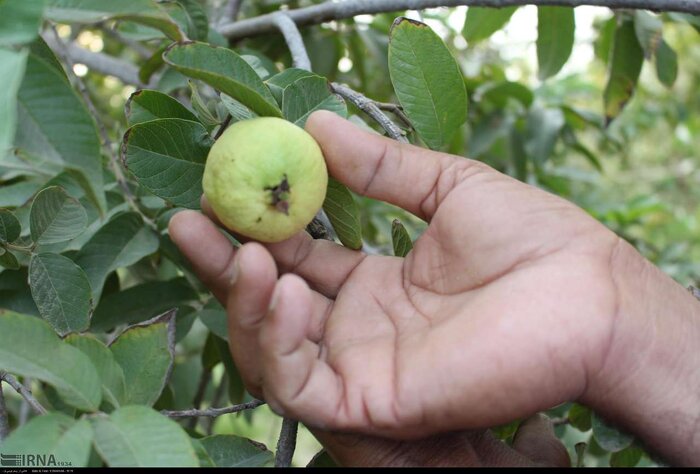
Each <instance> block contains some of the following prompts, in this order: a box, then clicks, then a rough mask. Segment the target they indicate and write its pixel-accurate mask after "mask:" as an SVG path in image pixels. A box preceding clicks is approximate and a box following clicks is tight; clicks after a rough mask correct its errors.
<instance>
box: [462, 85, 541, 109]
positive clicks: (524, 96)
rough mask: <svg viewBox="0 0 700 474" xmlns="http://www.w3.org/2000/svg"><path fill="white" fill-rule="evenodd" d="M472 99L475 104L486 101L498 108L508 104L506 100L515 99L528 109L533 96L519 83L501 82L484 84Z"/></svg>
mask: <svg viewBox="0 0 700 474" xmlns="http://www.w3.org/2000/svg"><path fill="white" fill-rule="evenodd" d="M473 98H474V100H475V101H476V102H482V101H488V102H491V103H493V104H494V105H496V106H497V107H500V108H504V107H505V106H506V105H507V104H508V99H515V100H517V101H518V102H520V103H521V104H522V105H523V107H525V108H528V107H530V105H532V101H533V100H534V95H533V94H532V91H531V90H530V89H528V88H527V87H525V86H524V85H522V84H520V83H517V82H510V81H502V82H487V83H485V84H484V85H482V86H480V87H479V88H478V89H476V91H474V94H473Z"/></svg>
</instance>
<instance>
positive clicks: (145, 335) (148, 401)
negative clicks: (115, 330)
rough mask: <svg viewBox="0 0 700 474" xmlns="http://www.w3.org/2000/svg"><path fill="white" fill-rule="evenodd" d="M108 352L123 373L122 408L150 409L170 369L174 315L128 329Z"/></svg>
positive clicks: (173, 353)
mask: <svg viewBox="0 0 700 474" xmlns="http://www.w3.org/2000/svg"><path fill="white" fill-rule="evenodd" d="M109 348H110V349H111V351H112V353H113V354H114V359H115V360H116V361H117V363H119V365H120V366H121V367H122V370H124V379H125V381H126V399H125V401H124V405H127V404H135V405H153V404H154V403H155V402H156V400H158V397H159V396H160V394H161V392H162V391H163V387H165V384H166V383H167V382H168V378H169V377H170V372H171V371H172V369H173V359H174V356H175V312H174V311H169V312H167V313H164V314H163V315H161V316H156V317H155V318H153V319H151V320H149V321H145V322H143V323H140V324H136V325H133V326H130V327H128V328H127V329H125V330H124V332H122V333H121V334H120V335H119V336H118V337H117V339H115V340H114V342H113V343H112V344H111V345H110V347H109Z"/></svg>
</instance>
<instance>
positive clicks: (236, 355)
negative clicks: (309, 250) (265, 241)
mask: <svg viewBox="0 0 700 474" xmlns="http://www.w3.org/2000/svg"><path fill="white" fill-rule="evenodd" d="M276 282H277V267H276V266H275V262H274V260H273V259H272V256H271V255H270V254H269V253H268V252H267V251H266V250H265V249H264V248H263V247H262V246H261V245H259V244H256V243H248V244H244V245H243V246H242V247H241V248H240V249H239V250H238V254H237V255H236V257H235V259H234V264H233V281H232V284H231V288H230V291H229V294H228V299H227V302H226V309H227V313H228V321H229V323H228V334H229V342H230V344H229V346H230V348H231V355H232V356H233V359H234V360H235V361H236V367H237V368H238V370H239V371H240V373H241V377H242V378H243V382H244V383H245V385H246V388H247V390H248V392H250V393H251V394H252V395H253V396H256V397H260V382H261V378H262V372H261V367H260V347H259V345H258V332H259V330H260V323H261V321H262V319H263V317H264V316H265V313H266V312H267V308H268V306H269V305H270V299H271V298H272V292H273V290H274V289H275V283H276Z"/></svg>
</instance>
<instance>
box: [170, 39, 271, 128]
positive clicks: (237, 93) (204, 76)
mask: <svg viewBox="0 0 700 474" xmlns="http://www.w3.org/2000/svg"><path fill="white" fill-rule="evenodd" d="M163 58H164V59H165V62H166V63H168V64H170V65H171V66H173V67H174V68H175V69H177V70H178V71H180V72H181V73H182V74H184V75H186V76H189V77H192V78H194V79H200V80H202V81H204V82H206V83H207V84H209V85H210V86H212V87H214V88H215V89H218V90H219V91H221V92H223V93H224V94H227V95H229V96H231V97H233V98H234V99H236V100H238V101H239V102H241V103H242V104H243V105H245V106H246V107H248V108H250V109H251V110H253V111H254V112H255V113H257V114H258V115H262V116H267V115H270V116H273V117H281V116H282V112H281V111H280V109H279V107H278V106H277V103H276V102H275V98H274V97H273V96H272V93H271V92H270V90H269V89H268V88H267V86H266V85H265V83H264V82H263V81H262V79H260V77H259V76H258V74H257V73H256V72H255V70H254V69H253V68H252V67H251V66H250V65H249V64H248V63H247V62H246V61H245V60H244V59H243V58H242V57H240V56H239V55H238V54H236V53H235V52H233V51H231V50H230V49H226V48H218V47H213V46H209V45H206V44H203V43H188V44H175V45H173V46H172V47H171V48H170V49H168V50H167V51H166V52H165V54H164V55H163Z"/></svg>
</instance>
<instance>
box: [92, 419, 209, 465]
mask: <svg viewBox="0 0 700 474" xmlns="http://www.w3.org/2000/svg"><path fill="white" fill-rule="evenodd" d="M92 421H93V428H94V430H95V448H96V449H97V451H98V452H99V453H100V456H101V457H102V458H103V459H104V460H105V462H106V463H107V465H108V466H110V467H197V466H199V461H198V459H197V455H196V453H195V451H194V448H193V447H192V443H190V439H189V437H188V436H187V433H185V431H184V430H183V429H182V427H180V425H178V424H177V423H176V422H174V421H173V420H170V419H168V418H166V417H165V416H163V415H161V414H160V413H158V412H156V411H154V410H153V409H151V408H148V407H144V406H128V407H122V408H120V409H118V410H116V411H115V412H113V413H112V414H111V415H109V417H107V416H103V417H100V418H95V419H93V420H92Z"/></svg>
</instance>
